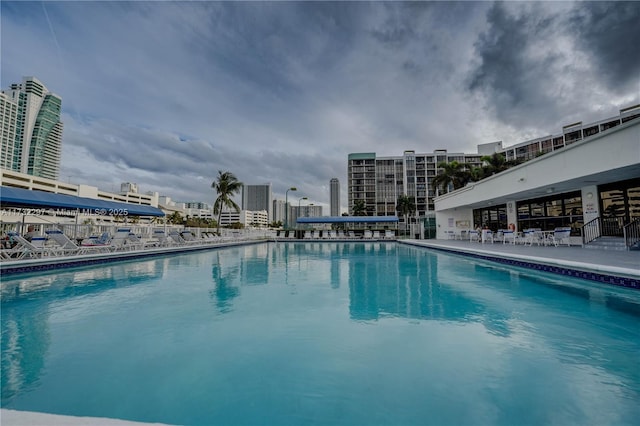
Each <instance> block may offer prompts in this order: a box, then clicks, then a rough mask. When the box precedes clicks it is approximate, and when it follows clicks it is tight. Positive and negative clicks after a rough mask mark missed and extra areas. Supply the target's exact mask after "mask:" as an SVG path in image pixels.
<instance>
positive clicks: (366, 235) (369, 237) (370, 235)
mask: <svg viewBox="0 0 640 426" xmlns="http://www.w3.org/2000/svg"><path fill="white" fill-rule="evenodd" d="M364 238H366V239H367V240H370V239H372V238H373V233H372V232H371V231H370V230H368V229H367V230H366V231H364Z"/></svg>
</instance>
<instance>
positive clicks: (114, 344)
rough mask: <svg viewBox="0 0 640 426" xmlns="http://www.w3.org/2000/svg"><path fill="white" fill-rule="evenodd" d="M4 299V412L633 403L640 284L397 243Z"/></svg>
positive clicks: (154, 266) (390, 419)
mask: <svg viewBox="0 0 640 426" xmlns="http://www.w3.org/2000/svg"><path fill="white" fill-rule="evenodd" d="M1 295H2V342H1V344H2V359H1V362H2V364H1V365H2V403H3V407H8V408H11V407H13V408H20V409H33V410H36V411H38V410H40V411H49V412H60V413H63V412H66V413H69V414H77V415H98V416H111V417H119V418H125V419H132V420H143V421H156V422H165V423H176V424H192V423H205V421H204V420H203V419H210V418H216V419H220V423H221V424H232V423H235V424H238V423H240V424H253V423H259V422H260V421H261V419H262V421H264V419H267V418H268V419H270V421H269V422H270V423H273V424H275V423H286V421H285V420H286V419H283V418H278V417H277V414H274V413H280V412H282V413H284V412H287V410H289V409H290V407H291V401H292V400H293V399H295V401H297V404H298V405H297V406H298V407H299V409H300V410H301V411H300V412H297V413H296V415H297V416H298V417H295V418H296V420H299V423H313V422H316V423H323V424H334V423H339V422H340V419H349V421H347V420H344V421H343V423H344V422H346V423H352V424H369V423H371V422H374V421H377V420H375V419H377V418H378V417H375V418H370V417H367V414H369V413H371V415H372V416H373V413H375V414H376V415H377V416H381V417H379V418H383V419H386V420H385V421H380V422H382V423H387V424H417V423H419V422H416V418H420V419H424V418H429V419H432V422H431V423H436V424H438V421H440V423H441V424H444V423H449V424H469V423H476V424H516V423H517V424H520V423H521V422H519V421H515V420H514V419H518V420H519V419H521V418H520V417H517V416H516V417H510V415H511V414H513V413H516V414H519V413H521V411H522V407H527V402H526V401H528V400H529V399H531V400H533V401H536V404H542V408H541V409H540V410H539V411H540V412H542V413H554V412H555V411H554V410H557V409H558V407H557V406H555V405H554V404H553V402H549V401H546V400H545V398H542V397H540V395H536V392H541V393H544V392H547V389H548V388H551V387H553V388H554V389H558V390H557V392H556V393H555V394H554V397H553V398H549V399H559V400H562V401H563V404H565V405H567V406H568V407H569V408H566V409H565V411H564V413H565V414H566V412H569V413H573V412H574V411H577V412H580V413H582V412H583V411H584V410H586V409H585V407H589V406H590V405H591V404H592V403H593V402H594V401H600V400H603V401H610V402H612V404H610V405H611V406H612V407H614V408H615V409H618V411H620V412H622V413H623V414H621V416H622V417H620V419H623V420H625V419H628V418H634V416H633V415H634V414H636V412H637V411H638V410H637V409H634V408H633V407H635V405H634V404H629V402H628V401H630V400H633V399H634V398H636V397H638V396H640V373H639V372H638V369H637V355H638V350H639V348H640V343H639V342H638V340H639V338H640V335H639V331H638V327H637V324H638V319H639V318H640V294H639V293H638V292H632V291H626V290H624V289H616V288H609V287H606V286H601V285H597V284H593V283H588V282H584V281H580V280H576V279H564V278H563V277H557V276H551V275H547V274H540V273H536V272H532V271H528V270H520V269H515V268H509V267H506V266H503V265H496V264H492V263H488V262H482V261H476V260H473V259H469V258H466V257H459V256H452V255H447V254H443V253H432V252H429V251H428V250H425V249H421V248H416V247H407V246H403V245H397V244H395V243H377V242H367V243H349V244H341V243H335V242H322V243H318V242H299V243H284V244H283V243H269V244H261V245H250V246H238V247H233V248H229V249H224V250H212V251H207V252H199V253H192V254H186V255H179V256H173V257H165V258H157V259H154V260H148V261H141V262H123V263H117V264H110V265H106V266H101V267H95V266H94V267H91V268H82V269H76V270H67V271H63V272H60V273H57V274H56V273H51V272H48V273H45V274H41V275H37V274H35V275H31V276H27V275H25V276H20V277H14V278H11V279H8V280H4V281H3V282H2V285H1ZM433 365H437V366H438V367H437V368H433ZM103 371H107V372H108V373H104V372H103ZM159 371H161V372H162V374H158V372H159ZM460 371H462V373H459V372H460ZM443 372H444V373H443ZM445 373H446V374H445ZM103 375H105V376H108V377H107V378H106V379H105V377H103ZM540 375H543V376H544V377H545V380H547V381H553V380H557V382H554V386H548V385H545V384H538V383H537V382H536V380H537V377H538V376H540ZM556 377H561V378H562V379H556ZM376 378H382V379H380V381H379V382H376V381H375V379H376ZM371 380H374V381H371ZM563 380H564V382H563ZM103 381H104V382H103ZM543 381H544V380H542V379H541V383H542V382H543ZM572 381H575V382H576V384H575V385H572V384H571V383H572ZM88 383H100V386H97V388H91V389H90V392H92V395H93V397H92V398H84V397H83V396H84V395H86V392H87V386H89V385H88ZM187 388H188V389H189V390H190V391H189V392H177V393H176V391H175V389H187ZM192 388H193V391H192ZM573 388H575V389H578V390H579V391H580V390H581V389H588V390H589V391H582V392H583V393H584V394H585V395H577V394H576V395H574V394H573V393H572V392H570V390H571V389H573ZM602 388H606V389H605V390H606V392H604V391H602ZM371 389H376V392H370V390H371ZM541 389H544V392H543V391H542V390H541ZM593 389H597V391H598V392H595V391H594V390H593ZM601 391H602V392H604V393H603V394H605V395H607V396H606V397H603V396H602V395H603V394H601ZM280 392H282V393H280ZM287 392H288V393H287ZM589 392H592V393H593V392H595V393H594V395H596V396H593V395H591V394H589ZM54 393H55V395H60V396H59V397H58V398H50V396H51V395H52V394H54ZM578 393H579V392H578ZM123 394H126V399H127V400H128V401H130V403H127V404H119V403H118V401H121V400H122V395H123ZM520 394H522V395H524V396H522V398H521V399H518V398H520V397H519V396H517V395H520ZM199 395H203V397H202V398H204V399H202V400H199V399H198V398H200V396H199ZM243 395H252V400H251V404H248V403H246V401H245V400H244V399H243V398H245V397H244V396H243ZM265 395H266V396H265ZM376 395H378V396H380V399H375V398H376ZM443 395H449V397H448V399H447V398H444V399H443V397H442V396H443ZM143 396H144V397H143ZM205 396H209V397H207V398H205ZM371 398H373V399H371ZM395 398H397V399H395ZM465 398H466V399H465ZM603 398H604V399H603ZM607 398H608V399H607ZM463 399H464V403H463V404H459V401H460V400H463ZM636 399H637V398H636ZM148 401H151V402H153V403H154V404H155V405H154V404H151V405H154V406H156V407H157V406H158V404H160V405H162V406H163V410H162V412H163V413H171V415H172V416H174V417H171V416H169V417H154V415H155V414H154V415H150V414H149V413H159V411H158V410H155V409H150V408H149V407H146V411H145V409H144V407H145V404H147V403H148ZM196 401H200V402H199V403H196ZM340 401H342V402H344V401H347V402H348V403H346V402H345V405H344V406H343V407H344V409H343V410H342V411H340V410H338V411H340V413H341V414H340V415H338V414H336V413H338V411H335V410H333V411H332V410H325V408H326V406H331V407H336V406H338V404H340V403H341V402H340ZM385 401H392V402H393V403H391V402H388V403H387V402H385ZM403 401H406V404H407V405H403V404H405V403H403ZM359 402H361V403H362V407H360V408H358V404H359ZM454 402H455V404H454ZM240 406H242V407H240ZM461 406H462V407H468V408H460V407H461ZM80 407H82V408H80ZM187 407H188V408H187ZM251 407H257V408H256V409H255V410H252V409H251ZM302 407H307V408H308V407H312V408H309V409H308V411H304V410H303V408H302ZM371 407H373V408H371ZM378 407H380V411H376V410H378ZM447 407H449V408H447ZM475 407H480V408H478V409H476V408H475ZM487 407H489V408H487ZM629 407H631V408H629ZM258 408H260V409H258ZM115 409H120V410H122V411H121V412H117V413H114V411H113V410H115ZM270 410H271V411H270ZM385 410H387V411H385ZM421 410H424V413H423V412H422V411H421ZM465 410H466V412H467V414H468V416H469V417H465V416H464V415H463V416H461V417H460V416H458V411H462V412H465ZM483 410H488V411H491V412H492V413H493V417H492V416H490V415H487V414H486V412H485V411H483ZM634 410H635V411H634ZM253 411H255V414H253ZM265 411H267V412H270V413H271V415H273V416H274V417H268V416H267V417H264V416H265ZM303 411H304V412H303ZM525 411H526V410H525ZM587 411H588V410H587ZM595 411H600V410H595ZM354 412H355V413H359V414H357V415H354V414H353V413H354ZM479 412H482V413H484V416H482V415H480V416H479V417H477V418H476V417H474V416H476V415H477V413H479ZM331 413H333V414H331ZM407 413H417V414H416V417H411V414H407ZM442 413H447V415H445V416H444V417H442ZM418 414H420V416H418ZM167 415H168V414H167ZM254 415H255V417H252V416H254ZM332 415H335V416H336V417H331V416H332ZM341 415H346V416H347V417H341ZM405 415H408V416H409V417H403V416H405ZM438 415H441V417H438ZM514 415H515V414H514ZM190 416H191V417H190ZM245 416H246V417H245ZM318 416H320V417H318ZM327 416H328V417H327ZM429 416H433V417H429ZM447 416H449V417H447ZM447 419H454V420H453V421H447ZM469 419H471V420H473V421H469ZM474 419H476V420H474ZM538 419H542V421H539V422H538V423H541V424H542V423H554V421H553V420H554V419H553V418H551V417H544V416H542V417H538ZM561 419H566V417H561ZM577 419H592V417H589V416H588V415H586V414H584V415H583V416H582V417H580V416H578V417H577ZM278 420H280V421H278ZM289 420H291V418H289ZM558 422H561V421H557V422H556V423H558ZM532 423H536V421H532ZM576 423H580V422H579V421H576ZM592 423H596V422H594V421H592ZM614 423H616V422H614ZM617 423H624V421H620V422H617Z"/></svg>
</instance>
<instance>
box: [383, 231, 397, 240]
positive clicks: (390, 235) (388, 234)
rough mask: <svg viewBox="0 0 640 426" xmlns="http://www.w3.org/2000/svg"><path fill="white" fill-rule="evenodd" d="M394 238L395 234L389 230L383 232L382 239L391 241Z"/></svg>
mask: <svg viewBox="0 0 640 426" xmlns="http://www.w3.org/2000/svg"><path fill="white" fill-rule="evenodd" d="M395 237H396V233H395V232H393V231H392V230H390V229H387V230H386V231H384V238H385V239H387V240H393V239H394V238H395Z"/></svg>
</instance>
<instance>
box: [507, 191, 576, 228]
mask: <svg viewBox="0 0 640 426" xmlns="http://www.w3.org/2000/svg"><path fill="white" fill-rule="evenodd" d="M517 209H518V229H519V230H520V231H522V230H525V229H529V228H540V229H542V230H543V231H553V230H554V229H555V228H557V227H561V226H570V227H571V235H580V228H581V227H582V225H583V223H584V221H583V216H582V196H581V194H580V191H576V192H570V193H566V194H557V195H553V196H550V197H544V198H537V199H532V200H525V201H520V202H519V203H517Z"/></svg>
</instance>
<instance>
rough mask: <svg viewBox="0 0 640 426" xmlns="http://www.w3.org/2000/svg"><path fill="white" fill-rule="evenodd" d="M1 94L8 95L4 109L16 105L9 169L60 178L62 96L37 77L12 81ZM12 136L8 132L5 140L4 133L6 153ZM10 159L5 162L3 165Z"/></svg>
mask: <svg viewBox="0 0 640 426" xmlns="http://www.w3.org/2000/svg"><path fill="white" fill-rule="evenodd" d="M2 93H3V94H4V95H5V96H6V97H3V98H2V100H1V101H0V102H2V104H4V105H5V107H4V108H3V109H4V110H5V111H6V104H7V103H13V104H14V105H15V138H14V142H13V148H12V149H13V155H12V156H11V157H12V159H11V165H10V167H6V168H7V169H11V170H15V171H18V172H22V173H27V174H30V175H33V176H38V177H44V178H49V179H58V176H59V174H60V156H61V152H62V128H63V125H62V122H61V121H60V111H61V106H62V99H61V98H60V97H59V96H57V95H55V94H53V93H51V92H49V90H48V89H47V88H46V87H45V86H44V85H43V84H42V83H41V82H40V81H39V80H38V79H36V78H35V77H24V78H23V80H22V83H15V84H12V85H11V86H10V87H9V89H7V90H3V91H2ZM10 108H13V107H10ZM5 114H6V113H3V115H5ZM3 121H4V118H3ZM9 124H11V122H10V123H9ZM10 136H11V135H10V132H9V133H8V134H7V139H5V135H4V133H3V136H2V150H3V153H4V152H5V150H7V151H8V150H9V149H11V147H10V142H9V139H8V138H10ZM7 155H8V153H7ZM8 161H9V160H6V161H3V162H2V164H3V167H4V164H5V163H6V162H8Z"/></svg>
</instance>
